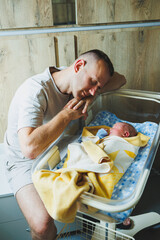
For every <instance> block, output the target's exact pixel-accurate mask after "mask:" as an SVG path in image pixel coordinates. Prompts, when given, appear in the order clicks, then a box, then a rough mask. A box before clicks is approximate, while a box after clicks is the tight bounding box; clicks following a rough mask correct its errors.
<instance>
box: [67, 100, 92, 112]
mask: <svg viewBox="0 0 160 240" xmlns="http://www.w3.org/2000/svg"><path fill="white" fill-rule="evenodd" d="M94 99H95V96H89V97H86V98H83V99H81V100H78V99H76V98H73V99H71V100H70V101H69V102H68V103H67V104H66V106H65V108H69V109H73V110H78V109H79V108H81V109H82V113H83V114H86V113H87V109H88V106H89V105H90V104H91V103H92V102H93V100H94Z"/></svg>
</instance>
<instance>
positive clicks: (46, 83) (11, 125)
mask: <svg viewBox="0 0 160 240" xmlns="http://www.w3.org/2000/svg"><path fill="white" fill-rule="evenodd" d="M58 70H60V69H58ZM69 97H70V95H67V94H62V93H61V92H60V91H59V90H58V88H57V87H56V85H55V82H54V80H53V78H52V76H51V73H50V68H47V69H46V70H45V71H44V72H43V73H41V74H37V75H35V76H33V77H31V78H29V79H27V80H26V81H25V82H24V83H23V84H22V85H21V86H20V87H19V88H18V90H17V91H16V93H15V96H14V97H13V99H12V102H11V105H10V108H9V113H8V127H7V131H6V133H5V138H4V143H5V147H6V150H7V155H9V156H10V157H11V159H8V160H9V161H11V162H12V163H13V162H15V161H23V162H24V159H25V161H26V160H27V159H26V158H25V157H24V156H23V154H22V153H21V150H20V145H19V140H18V134H17V132H18V130H19V129H21V128H24V127H35V128H36V127H38V126H40V125H42V124H45V123H47V122H48V121H49V120H51V119H52V118H53V117H54V116H55V115H56V114H57V113H58V112H59V111H61V110H62V108H63V107H64V106H65V105H66V103H67V102H68V100H69ZM18 158H19V159H18ZM28 160H29V159H28ZM11 162H10V163H11Z"/></svg>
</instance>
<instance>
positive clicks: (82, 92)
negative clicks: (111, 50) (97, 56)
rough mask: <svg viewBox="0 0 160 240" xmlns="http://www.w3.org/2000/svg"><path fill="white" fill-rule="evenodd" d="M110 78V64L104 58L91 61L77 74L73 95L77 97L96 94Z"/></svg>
mask: <svg viewBox="0 0 160 240" xmlns="http://www.w3.org/2000/svg"><path fill="white" fill-rule="evenodd" d="M109 78H110V74H109V70H108V66H107V64H106V63H105V62H104V61H103V60H99V61H93V62H92V63H90V62H89V63H88V64H87V65H84V66H82V67H81V68H80V70H79V71H78V72H77V74H76V80H77V81H76V83H75V82H74V86H73V96H74V97H76V98H77V99H82V98H84V97H88V96H94V95H95V93H96V91H97V90H98V89H99V88H103V87H104V85H105V84H106V83H107V82H108V81H109Z"/></svg>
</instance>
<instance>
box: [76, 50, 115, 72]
mask: <svg viewBox="0 0 160 240" xmlns="http://www.w3.org/2000/svg"><path fill="white" fill-rule="evenodd" d="M86 54H93V55H94V57H95V58H96V59H97V60H100V59H102V60H104V61H105V62H106V63H107V66H108V68H109V73H110V75H111V76H113V73H114V67H113V64H112V62H111V60H110V59H109V57H108V56H107V54H106V53H104V52H103V51H101V50H98V49H93V50H89V51H87V52H84V53H82V54H81V55H80V56H83V55H86Z"/></svg>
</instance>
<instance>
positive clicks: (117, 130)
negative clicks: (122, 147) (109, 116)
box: [109, 122, 126, 137]
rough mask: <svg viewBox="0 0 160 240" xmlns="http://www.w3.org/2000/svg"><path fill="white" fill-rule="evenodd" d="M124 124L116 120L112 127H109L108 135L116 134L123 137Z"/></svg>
mask: <svg viewBox="0 0 160 240" xmlns="http://www.w3.org/2000/svg"><path fill="white" fill-rule="evenodd" d="M125 128H126V124H125V123H122V122H118V123H116V124H114V125H113V127H112V128H111V129H110V134H109V136H118V137H124V132H125Z"/></svg>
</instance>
